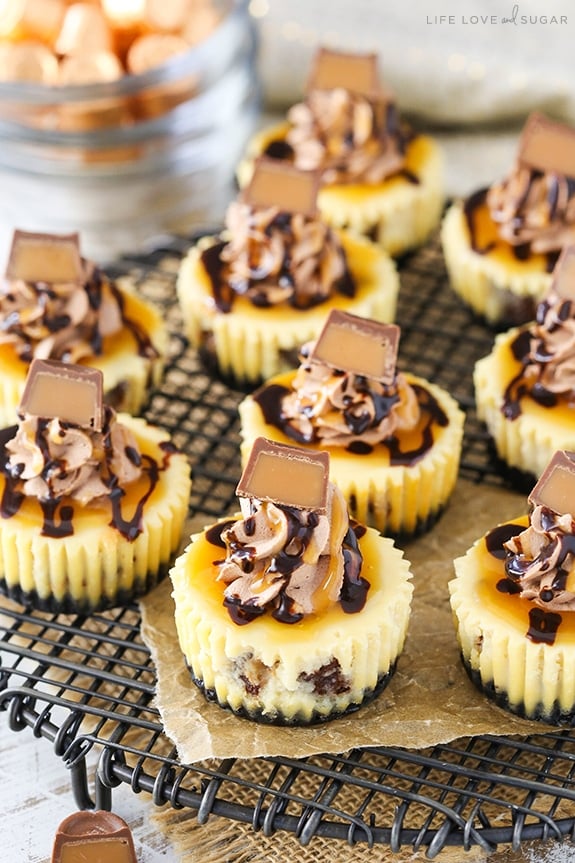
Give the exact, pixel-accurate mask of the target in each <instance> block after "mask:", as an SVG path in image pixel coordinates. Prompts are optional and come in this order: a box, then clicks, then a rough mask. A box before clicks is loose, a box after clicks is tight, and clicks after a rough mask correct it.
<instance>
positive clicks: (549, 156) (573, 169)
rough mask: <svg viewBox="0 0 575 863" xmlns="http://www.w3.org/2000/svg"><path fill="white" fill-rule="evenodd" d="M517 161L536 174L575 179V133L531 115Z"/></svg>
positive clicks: (567, 127)
mask: <svg viewBox="0 0 575 863" xmlns="http://www.w3.org/2000/svg"><path fill="white" fill-rule="evenodd" d="M518 160H519V163H520V164H521V165H523V166H524V167H526V168H531V169H534V170H536V171H549V172H552V173H556V174H563V175H564V176H566V177H575V129H572V128H571V127H570V126H565V125H564V124H563V123H555V122H553V121H552V120H549V119H548V118H547V117H544V116H543V115H542V114H531V115H530V117H529V119H528V120H527V123H526V124H525V127H524V129H523V132H522V134H521V140H520V142H519V154H518Z"/></svg>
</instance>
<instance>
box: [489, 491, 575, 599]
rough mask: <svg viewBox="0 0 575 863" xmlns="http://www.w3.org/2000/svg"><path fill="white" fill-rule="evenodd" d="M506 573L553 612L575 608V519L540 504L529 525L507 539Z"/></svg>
mask: <svg viewBox="0 0 575 863" xmlns="http://www.w3.org/2000/svg"><path fill="white" fill-rule="evenodd" d="M504 547H505V548H506V550H507V558H506V560H505V573H506V575H507V578H508V579H510V580H511V581H512V582H513V584H514V585H515V586H516V587H517V588H519V592H520V595H521V596H522V597H524V598H525V599H529V600H530V601H531V602H533V603H535V604H536V605H539V606H540V607H541V608H545V609H548V610H550V611H573V610H575V592H573V590H572V589H571V586H570V585H569V576H570V573H571V572H572V570H573V567H574V564H575V522H574V521H573V518H572V516H571V515H569V514H567V515H565V514H564V515H561V514H558V513H555V512H553V511H552V510H551V509H549V508H548V507H545V506H541V505H539V506H536V507H534V509H533V512H532V513H531V515H530V520H529V526H528V527H527V528H526V529H525V530H524V531H522V532H521V533H519V534H518V535H517V536H513V537H511V539H509V540H507V541H506V542H504Z"/></svg>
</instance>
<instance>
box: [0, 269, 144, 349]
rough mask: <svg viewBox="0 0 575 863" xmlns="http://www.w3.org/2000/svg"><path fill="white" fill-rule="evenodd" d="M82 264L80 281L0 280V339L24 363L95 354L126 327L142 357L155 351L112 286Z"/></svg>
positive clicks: (117, 291) (110, 282) (99, 274)
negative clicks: (130, 316) (9, 346)
mask: <svg viewBox="0 0 575 863" xmlns="http://www.w3.org/2000/svg"><path fill="white" fill-rule="evenodd" d="M83 266H84V274H85V278H84V281H83V282H60V283H48V282H29V281H24V280H23V279H13V280H8V279H5V280H3V281H1V282H0V344H6V343H9V344H12V345H13V346H14V349H15V350H16V352H17V354H18V356H19V357H20V359H22V360H24V361H25V362H31V360H32V359H35V358H37V359H56V360H62V361H64V362H70V363H76V362H78V361H79V360H81V359H83V358H85V357H91V356H98V355H100V354H101V353H102V351H103V340H104V339H105V338H106V336H111V335H113V334H114V333H117V332H119V331H120V330H121V329H122V328H123V327H125V326H126V327H128V329H130V330H131V332H132V333H133V335H134V337H135V339H136V343H137V345H138V350H139V352H140V353H141V354H142V356H149V357H155V356H157V351H156V349H155V348H154V347H153V345H152V343H151V341H150V339H149V338H148V337H147V336H146V335H145V334H144V333H143V331H142V330H141V328H140V327H139V325H138V324H137V322H135V321H130V320H128V318H127V317H126V316H125V314H124V300H123V297H122V294H121V292H120V291H119V289H118V288H117V287H116V285H115V284H114V283H113V282H112V281H111V280H110V279H108V277H107V276H105V275H104V274H103V273H102V272H101V271H100V270H99V269H98V267H96V266H95V265H94V264H93V263H91V262H90V261H85V260H84V261H83Z"/></svg>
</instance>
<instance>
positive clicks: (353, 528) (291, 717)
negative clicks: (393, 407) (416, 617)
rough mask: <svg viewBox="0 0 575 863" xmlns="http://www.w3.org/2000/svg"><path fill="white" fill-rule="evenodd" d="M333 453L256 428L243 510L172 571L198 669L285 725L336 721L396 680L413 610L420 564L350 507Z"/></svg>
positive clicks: (203, 684)
mask: <svg viewBox="0 0 575 863" xmlns="http://www.w3.org/2000/svg"><path fill="white" fill-rule="evenodd" d="M328 468H329V460H328V456H327V454H326V453H311V454H310V453H307V452H306V451H305V450H302V449H300V448H297V447H291V446H289V447H288V446H282V445H278V444H274V443H273V442H271V441H267V440H264V439H262V438H260V439H258V440H257V441H256V442H255V443H254V446H253V448H252V450H251V453H250V459H249V461H248V464H247V465H246V468H245V469H244V473H243V476H242V479H241V480H240V484H239V486H238V495H239V498H240V502H241V507H242V513H241V515H237V516H234V517H232V518H230V519H226V520H222V521H220V522H218V523H216V524H215V525H213V526H212V527H210V528H207V529H206V530H205V531H204V532H203V533H201V534H197V535H196V536H194V537H192V542H191V545H190V546H189V547H188V548H187V549H186V551H185V552H184V554H183V555H181V556H180V557H179V558H178V559H177V561H176V563H175V565H174V567H173V569H172V570H171V573H170V575H171V578H172V582H173V586H174V599H175V603H176V626H177V630H178V637H179V640H180V645H181V647H182V651H183V653H184V656H185V658H186V661H187V664H188V666H189V668H190V671H191V673H192V676H193V679H194V680H195V682H196V683H197V684H198V686H199V687H200V688H201V689H202V691H203V692H204V694H205V695H206V696H207V697H208V698H209V699H210V700H215V701H217V702H218V703H219V704H220V705H221V706H225V707H229V708H230V709H232V710H233V711H234V712H236V713H239V714H241V715H245V716H248V717H249V718H251V719H255V720H257V721H262V722H272V723H276V724H308V723H310V722H316V721H325V720H326V719H331V718H334V717H335V716H338V715H340V714H342V713H345V712H347V711H349V710H353V709H356V708H357V707H359V706H360V705H361V704H362V703H364V702H365V701H367V700H369V699H370V698H372V697H373V696H374V695H376V694H377V693H378V692H379V691H380V690H381V689H382V688H383V686H385V685H386V684H387V682H388V680H389V678H390V676H391V674H392V672H393V670H394V668H395V663H396V660H397V657H398V655H399V653H400V651H401V649H402V646H403V642H404V639H405V634H406V629H407V623H408V619H409V609H410V598H411V590H412V589H411V585H410V583H409V578H410V574H409V564H408V563H407V561H405V560H404V559H403V557H402V553H401V552H400V551H399V550H397V549H396V548H395V547H394V546H393V543H392V542H391V541H390V540H389V539H385V538H383V537H381V536H379V535H378V534H377V533H376V532H375V531H373V530H370V529H367V528H365V527H363V526H361V525H359V524H357V523H356V522H354V521H352V520H350V519H349V517H348V513H347V508H346V505H345V501H344V498H343V496H342V494H341V492H340V491H339V490H338V489H337V487H336V486H335V485H334V484H333V483H331V482H330V481H329V477H328Z"/></svg>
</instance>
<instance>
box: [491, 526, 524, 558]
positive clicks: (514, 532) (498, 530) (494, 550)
mask: <svg viewBox="0 0 575 863" xmlns="http://www.w3.org/2000/svg"><path fill="white" fill-rule="evenodd" d="M523 530H525V527H524V526H523V525H521V524H513V523H508V524H500V525H499V526H498V527H494V528H493V530H490V531H489V533H488V534H487V536H486V537H485V547H486V549H487V551H488V552H489V554H491V555H492V556H493V557H495V558H497V560H505V558H506V557H507V554H508V552H507V549H506V548H505V547H504V545H503V543H505V542H507V541H508V540H510V539H511V538H512V537H514V536H518V534H520V533H521V532H522V531H523Z"/></svg>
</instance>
